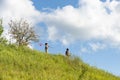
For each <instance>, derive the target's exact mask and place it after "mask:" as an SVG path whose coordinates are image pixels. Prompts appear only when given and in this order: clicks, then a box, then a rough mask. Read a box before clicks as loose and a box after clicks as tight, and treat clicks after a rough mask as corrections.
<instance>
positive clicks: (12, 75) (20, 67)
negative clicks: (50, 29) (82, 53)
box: [0, 45, 120, 80]
mask: <svg viewBox="0 0 120 80" xmlns="http://www.w3.org/2000/svg"><path fill="white" fill-rule="evenodd" d="M0 80H120V78H119V77H116V76H114V75H112V74H110V73H107V72H105V71H103V70H99V69H97V68H94V67H90V66H89V65H87V64H85V63H83V62H82V61H81V60H80V59H79V58H76V57H72V58H69V59H68V58H67V57H65V56H62V55H52V54H45V53H43V52H39V51H35V50H31V49H28V48H26V47H24V48H23V47H19V48H17V47H15V46H13V45H0Z"/></svg>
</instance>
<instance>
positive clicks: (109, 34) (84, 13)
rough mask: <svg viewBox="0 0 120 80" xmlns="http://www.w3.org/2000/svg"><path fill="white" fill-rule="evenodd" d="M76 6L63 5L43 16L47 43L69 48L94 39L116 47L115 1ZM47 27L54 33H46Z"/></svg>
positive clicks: (86, 0) (87, 0)
mask: <svg viewBox="0 0 120 80" xmlns="http://www.w3.org/2000/svg"><path fill="white" fill-rule="evenodd" d="M79 5H80V6H79V7H78V8H74V7H73V6H71V5H67V6H65V7H63V8H61V9H60V8H58V9H56V10H54V11H53V12H51V13H44V14H43V21H44V22H45V23H46V24H47V26H48V31H49V37H50V38H49V39H50V40H60V41H61V42H63V44H64V43H65V44H66V42H67V44H69V43H71V42H73V41H76V40H92V39H96V40H102V41H108V42H110V44H111V43H114V44H116V43H117V44H120V22H119V21H120V2H119V1H116V0H113V1H112V2H110V1H109V0H108V1H107V2H104V3H103V2H101V1H100V0H80V2H79ZM109 10H110V11H111V12H110V11H109ZM51 26H54V28H55V30H50V29H51V28H52V27H51ZM53 31H54V32H55V33H53ZM51 34H52V35H51ZM55 36H57V38H56V37H55ZM96 49H97V46H96Z"/></svg>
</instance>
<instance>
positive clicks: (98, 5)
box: [0, 0, 120, 76]
mask: <svg viewBox="0 0 120 80" xmlns="http://www.w3.org/2000/svg"><path fill="white" fill-rule="evenodd" d="M0 18H2V19H3V25H4V29H5V32H4V34H7V30H8V23H9V21H10V20H11V19H12V20H19V19H21V18H23V19H25V20H27V21H29V22H30V23H31V25H32V26H33V27H35V29H36V32H37V34H39V35H40V42H39V43H32V44H31V46H32V47H33V48H34V49H37V50H41V51H44V46H39V44H44V43H45V42H48V43H49V45H50V46H51V47H50V48H49V52H50V53H52V54H58V53H60V54H63V55H64V52H65V49H66V48H67V47H68V48H69V49H70V52H71V54H72V55H76V56H79V57H81V59H82V60H83V61H84V62H86V63H88V64H90V65H91V66H96V67H98V68H101V69H104V70H106V71H109V72H111V73H113V74H115V75H118V76H120V63H119V61H120V0H0Z"/></svg>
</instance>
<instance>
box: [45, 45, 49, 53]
mask: <svg viewBox="0 0 120 80" xmlns="http://www.w3.org/2000/svg"><path fill="white" fill-rule="evenodd" d="M48 47H49V46H48V43H45V53H48Z"/></svg>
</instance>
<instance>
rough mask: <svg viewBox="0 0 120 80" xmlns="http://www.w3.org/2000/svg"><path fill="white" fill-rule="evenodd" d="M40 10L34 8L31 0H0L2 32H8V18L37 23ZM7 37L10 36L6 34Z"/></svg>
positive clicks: (32, 23)
mask: <svg viewBox="0 0 120 80" xmlns="http://www.w3.org/2000/svg"><path fill="white" fill-rule="evenodd" d="M39 17H40V12H39V11H38V10H36V9H35V7H34V5H33V2H32V1H31V0H0V18H2V19H3V26H4V30H5V31H4V34H3V35H5V36H6V34H7V32H8V23H9V22H10V20H20V19H21V18H22V19H25V20H27V21H28V22H29V23H30V24H31V25H32V26H35V24H37V23H39V21H40V18H39ZM6 37H7V38H8V39H10V37H9V36H8V34H7V36H6Z"/></svg>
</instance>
